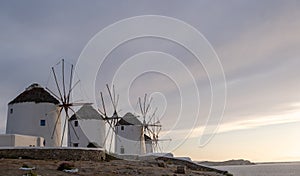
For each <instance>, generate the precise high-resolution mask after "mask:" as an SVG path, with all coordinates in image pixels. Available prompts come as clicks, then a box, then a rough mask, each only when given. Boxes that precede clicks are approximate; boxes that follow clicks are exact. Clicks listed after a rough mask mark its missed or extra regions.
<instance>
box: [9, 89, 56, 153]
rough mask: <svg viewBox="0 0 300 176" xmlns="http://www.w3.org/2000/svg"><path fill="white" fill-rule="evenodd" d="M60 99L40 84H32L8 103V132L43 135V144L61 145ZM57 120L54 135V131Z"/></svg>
mask: <svg viewBox="0 0 300 176" xmlns="http://www.w3.org/2000/svg"><path fill="white" fill-rule="evenodd" d="M58 104H59V101H58V100H57V99H56V98H54V97H53V96H52V95H50V93H49V92H47V91H46V90H45V89H44V88H42V87H41V86H40V85H38V84H32V85H30V86H29V87H28V88H26V90H25V91H24V92H23V93H21V94H20V95H18V96H17V97H16V98H15V99H13V100H12V101H11V102H10V103H8V113H7V124H6V134H20V135H29V136H37V137H43V138H44V141H43V144H44V145H45V146H49V147H56V146H60V141H61V121H60V118H59V119H58V120H57V118H58V113H59V107H58ZM56 120H57V128H56V130H55V133H54V136H53V137H52V132H53V130H54V126H55V123H56Z"/></svg>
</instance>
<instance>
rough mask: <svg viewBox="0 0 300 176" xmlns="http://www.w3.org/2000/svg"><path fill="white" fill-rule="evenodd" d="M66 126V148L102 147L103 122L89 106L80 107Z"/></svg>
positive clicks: (103, 135) (103, 136)
mask: <svg viewBox="0 0 300 176" xmlns="http://www.w3.org/2000/svg"><path fill="white" fill-rule="evenodd" d="M68 125H69V136H68V146H70V147H104V138H105V122H104V121H103V120H102V116H101V115H100V114H99V113H98V112H97V111H96V110H95V109H94V108H93V107H92V106H91V105H84V106H82V107H81V108H80V109H79V110H78V111H77V112H76V113H75V114H74V115H73V116H72V117H71V118H70V120H69V124H68ZM76 135H77V136H76Z"/></svg>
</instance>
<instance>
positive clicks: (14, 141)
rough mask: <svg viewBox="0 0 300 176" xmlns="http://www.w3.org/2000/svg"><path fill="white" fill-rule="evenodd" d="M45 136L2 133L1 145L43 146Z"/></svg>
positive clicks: (0, 137) (0, 136)
mask: <svg viewBox="0 0 300 176" xmlns="http://www.w3.org/2000/svg"><path fill="white" fill-rule="evenodd" d="M43 141H44V138H42V137H36V136H27V135H16V134H2V135H0V147H29V146H30V147H43Z"/></svg>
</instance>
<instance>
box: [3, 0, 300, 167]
mask: <svg viewBox="0 0 300 176" xmlns="http://www.w3.org/2000/svg"><path fill="white" fill-rule="evenodd" d="M299 7H300V2H299V1H293V0H288V1H282V0H278V1H277V0H265V1H256V0H254V1H250V0H249V1H246V0H241V1H234V0H225V1H214V0H213V1H204V0H201V1H188V2H182V1H129V0H126V1H92V0H91V1H76V0H75V1H69V0H67V1H48V2H46V1H44V2H41V1H38V0H36V1H34V0H28V1H16V0H12V1H1V2H0V81H1V83H0V97H1V98H0V121H1V123H0V133H5V126H6V114H7V104H8V102H9V101H11V100H12V99H13V98H15V97H16V96H17V95H18V94H19V93H21V92H22V91H24V90H25V88H26V87H28V86H29V85H30V84H31V83H33V82H38V83H39V84H41V85H43V86H46V85H47V82H48V81H47V80H48V78H49V74H50V68H51V66H53V65H55V64H56V63H57V62H58V61H59V60H60V59H61V58H64V59H65V60H66V61H67V62H68V63H73V64H74V65H76V64H78V63H79V61H80V57H81V56H82V53H84V52H83V51H84V49H86V46H87V44H89V42H91V41H92V39H93V37H94V38H95V36H96V35H97V34H99V32H100V31H101V30H103V29H107V27H108V26H109V25H112V24H115V23H116V22H118V21H120V20H124V19H127V18H132V17H136V16H142V15H156V16H165V17H170V18H172V19H176V20H178V21H181V22H184V23H185V24H189V25H190V26H192V27H193V28H194V29H196V30H197V31H199V32H200V33H201V34H202V36H204V38H205V39H206V40H207V43H208V44H209V45H210V46H211V47H212V48H213V50H214V51H215V53H216V55H217V56H218V58H219V64H220V65H221V67H220V65H214V64H213V63H214V62H213V60H209V62H205V60H204V59H203V58H200V62H199V60H198V59H197V58H196V57H195V55H193V54H192V53H191V52H190V50H188V49H187V48H185V47H183V46H182V45H180V44H179V43H177V42H176V41H170V40H166V39H164V38H157V37H142V38H136V39H133V40H130V41H127V42H124V43H122V44H121V45H119V46H118V47H116V48H114V49H113V50H112V51H111V52H110V53H109V55H107V56H106V58H105V60H104V62H103V63H102V64H101V65H99V69H98V70H97V72H96V78H95V85H94V86H92V88H93V89H92V90H93V91H87V92H84V90H89V87H88V86H90V85H84V81H83V83H82V84H83V85H82V87H85V86H87V87H85V88H84V90H83V93H82V94H80V95H82V96H83V97H84V98H83V99H86V100H87V101H90V100H92V99H91V98H95V99H96V101H97V103H96V104H94V106H96V107H98V106H99V97H98V98H97V97H91V95H92V94H91V92H92V93H95V94H96V95H98V93H99V91H101V90H104V89H105V83H111V82H112V80H114V84H115V86H116V92H118V93H119V94H120V102H119V106H118V109H119V110H120V114H125V113H126V112H127V111H134V110H136V109H138V108H137V106H136V102H137V97H139V96H143V94H144V93H148V95H151V97H153V109H154V107H158V113H157V116H158V117H157V118H159V119H160V121H161V123H162V125H163V132H162V134H161V135H162V138H172V141H171V142H164V144H162V146H163V147H164V149H165V150H166V151H171V152H173V153H174V154H175V155H176V156H189V157H191V158H192V159H194V160H213V161H221V160H228V159H239V158H243V159H249V160H251V161H299V160H300V151H299V148H300V142H299V138H300V132H299V126H300V110H299V108H300V94H299V90H300V78H299V75H300V69H299V68H298V67H299V66H300V58H299V55H300V35H299V31H300V21H299V20H298V19H299V17H300V11H299ZM162 26H163V24H162V25H157V26H150V27H148V28H147V29H146V27H145V29H143V30H154V31H155V30H157V31H159V29H161V28H162ZM135 27H136V26H134V25H133V26H132V31H134V30H135ZM124 31H125V29H123V28H119V29H118V31H117V32H115V35H113V36H108V40H107V41H105V40H103V43H102V44H101V46H102V45H103V46H105V45H109V44H110V43H109V41H110V40H111V41H113V40H114V39H117V38H118V37H119V36H121V34H122V33H124ZM174 31H175V32H176V31H177V32H178V31H180V29H177V28H171V29H170V34H171V33H173V32H174ZM125 32H126V31H125ZM119 34H120V35H119ZM177 34H179V35H178V36H177V37H182V38H183V39H187V42H190V41H191V42H195V41H193V40H192V39H191V38H190V36H191V34H190V33H188V32H182V31H181V32H178V33H177ZM195 40H196V39H195ZM100 41H101V40H100ZM105 42H107V43H105ZM100 43H101V42H100ZM101 46H100V45H99V46H97V47H99V48H100V47H101ZM199 49H201V48H199ZM99 50H100V49H99ZM97 57H98V56H97ZM201 61H203V62H201ZM97 66H98V65H97ZM78 68H80V67H78ZM153 68H155V69H153ZM90 71H91V70H89V69H88V68H85V69H84V73H83V72H82V70H81V73H82V75H80V74H78V77H79V79H81V78H80V77H81V76H84V74H86V75H88V74H90ZM79 72H80V70H79ZM208 72H209V73H212V74H208ZM134 73H135V74H138V76H137V77H133V76H134ZM223 78H225V88H224V84H222V79H223ZM91 79H92V78H91ZM129 81H131V82H129ZM212 87H213V89H212ZM214 91H216V92H214ZM222 91H225V92H226V94H225V95H223V94H222ZM223 96H224V97H223ZM223 98H225V103H224V102H223V101H222V100H223ZM198 103H199V104H198ZM211 107H213V109H211ZM224 107H225V109H224V113H220V112H223V111H222V110H223V108H224ZM153 109H152V111H153ZM216 109H217V110H216ZM198 111H199V112H198ZM216 111H218V112H219V113H215V112H216ZM205 127H212V129H213V130H211V131H205ZM203 136H209V138H204V139H205V141H204V143H201V142H200V141H201V139H203V138H202V137H203Z"/></svg>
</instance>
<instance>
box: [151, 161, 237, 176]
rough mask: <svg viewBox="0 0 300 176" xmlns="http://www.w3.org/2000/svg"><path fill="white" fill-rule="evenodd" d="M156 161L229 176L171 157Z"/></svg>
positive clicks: (222, 172) (223, 172) (224, 172)
mask: <svg viewBox="0 0 300 176" xmlns="http://www.w3.org/2000/svg"><path fill="white" fill-rule="evenodd" d="M156 160H162V161H164V162H166V163H169V164H174V165H182V166H185V167H187V168H189V169H191V170H196V171H204V172H215V173H219V174H222V175H231V174H229V173H228V172H227V171H223V170H218V169H214V168H210V167H206V166H203V165H200V164H197V163H195V162H192V161H189V160H184V159H178V158H172V157H158V158H156Z"/></svg>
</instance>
